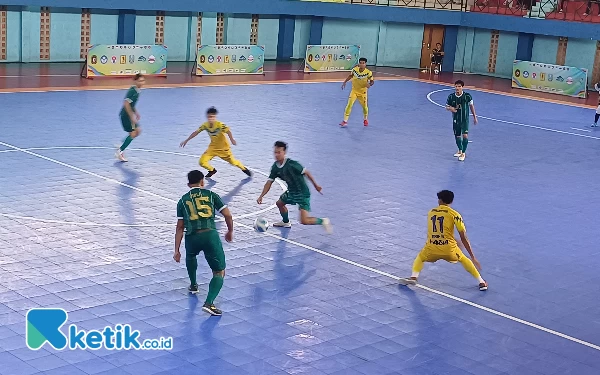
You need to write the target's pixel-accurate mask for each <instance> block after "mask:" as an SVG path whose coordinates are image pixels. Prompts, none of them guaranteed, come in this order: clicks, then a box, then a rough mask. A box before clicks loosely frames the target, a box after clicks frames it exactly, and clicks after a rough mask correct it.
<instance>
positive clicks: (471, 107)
mask: <svg viewBox="0 0 600 375" xmlns="http://www.w3.org/2000/svg"><path fill="white" fill-rule="evenodd" d="M469 108H470V109H471V113H472V114H473V124H475V125H477V123H478V122H479V120H478V119H477V114H476V113H475V104H473V99H471V100H470V101H469Z"/></svg>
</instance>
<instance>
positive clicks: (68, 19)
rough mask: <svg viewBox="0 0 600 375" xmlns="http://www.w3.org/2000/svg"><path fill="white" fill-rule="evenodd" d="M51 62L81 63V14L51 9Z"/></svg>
mask: <svg viewBox="0 0 600 375" xmlns="http://www.w3.org/2000/svg"><path fill="white" fill-rule="evenodd" d="M50 12H51V14H50V60H52V61H81V60H82V59H81V57H80V48H81V13H69V12H68V10H66V9H65V10H62V9H56V8H50Z"/></svg>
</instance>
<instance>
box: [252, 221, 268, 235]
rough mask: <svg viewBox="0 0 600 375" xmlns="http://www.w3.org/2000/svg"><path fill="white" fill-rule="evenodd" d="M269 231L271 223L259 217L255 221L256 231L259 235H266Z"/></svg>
mask: <svg viewBox="0 0 600 375" xmlns="http://www.w3.org/2000/svg"><path fill="white" fill-rule="evenodd" d="M267 229H269V222H268V221H267V219H264V218H262V217H259V218H257V219H256V220H254V230H255V231H257V232H258V233H264V232H266V231H267Z"/></svg>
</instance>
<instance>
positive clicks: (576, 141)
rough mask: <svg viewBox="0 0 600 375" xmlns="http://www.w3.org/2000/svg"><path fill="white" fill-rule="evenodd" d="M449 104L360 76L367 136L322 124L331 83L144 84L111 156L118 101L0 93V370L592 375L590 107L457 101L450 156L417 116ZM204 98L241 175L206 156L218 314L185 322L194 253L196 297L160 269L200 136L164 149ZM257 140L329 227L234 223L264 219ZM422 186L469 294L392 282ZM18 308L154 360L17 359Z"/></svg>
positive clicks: (416, 224)
mask: <svg viewBox="0 0 600 375" xmlns="http://www.w3.org/2000/svg"><path fill="white" fill-rule="evenodd" d="M439 90H442V91H439ZM449 93H450V91H447V88H446V87H443V86H439V85H433V84H426V83H420V82H413V81H402V80H398V81H379V82H377V83H376V85H375V86H374V87H373V88H372V89H371V91H370V94H369V95H370V98H369V99H370V110H371V116H370V122H371V126H370V127H368V128H363V126H362V121H361V111H360V107H359V106H358V104H357V106H356V107H355V108H354V112H353V114H352V117H351V119H350V123H349V127H348V128H347V129H340V128H339V126H338V125H337V124H338V123H339V121H340V120H341V115H342V111H343V109H344V106H345V103H346V98H347V95H348V92H347V91H346V92H342V91H341V90H340V84H338V83H318V84H281V85H247V86H227V87H204V88H179V89H147V90H144V91H143V92H142V95H141V97H140V101H139V105H138V109H139V111H140V113H141V115H142V121H141V124H142V128H143V134H142V136H141V137H140V138H138V139H136V140H135V141H134V142H133V143H132V145H131V146H130V148H131V149H130V150H128V151H127V156H128V158H129V163H126V164H118V163H116V162H115V160H114V157H113V154H114V149H115V147H114V145H116V144H119V143H120V141H121V140H122V138H123V137H124V133H123V132H122V130H121V128H120V124H119V122H118V117H117V114H118V111H119V107H120V105H121V103H122V100H123V97H124V94H125V91H80V92H53V93H15V94H1V95H0V107H1V108H2V115H1V116H0V129H2V130H1V132H0V374H2V375H28V374H46V375H57V374H65V375H78V374H110V375H119V374H124V375H127V374H133V375H137V374H140V375H141V374H145V375H150V374H177V375H185V374H194V375H195V374H227V375H229V374H232V375H237V374H240V375H241V374H340V375H357V374H365V375H370V374H378V375H380V374H381V375H384V374H401V375H433V374H438V375H458V374H465V375H468V374H471V375H499V374H511V375H515V374H516V375H521V374H523V375H536V374H547V375H564V374H573V375H597V374H599V373H600V346H599V345H600V273H599V272H598V270H599V269H600V257H599V256H598V255H599V252H600V245H599V243H598V236H599V235H598V233H599V230H600V229H599V223H598V207H599V206H600V195H599V194H598V191H597V190H598V186H599V184H600V177H599V176H600V164H599V163H598V160H600V131H598V132H594V131H590V130H591V129H590V128H589V124H591V121H592V119H593V110H589V109H582V108H577V107H571V106H564V105H557V104H549V103H544V102H539V101H532V100H526V99H519V98H513V97H508V96H503V95H496V94H490V93H482V92H477V91H471V93H472V95H473V97H474V102H475V107H476V109H477V112H478V114H479V115H480V124H479V125H478V126H477V127H473V126H472V132H471V137H472V139H473V140H474V142H473V143H471V144H470V145H469V149H468V152H467V154H468V157H467V159H466V161H465V162H464V163H460V162H458V161H457V160H456V159H455V158H453V157H452V154H453V153H454V152H455V151H456V150H455V147H456V146H455V143H454V140H453V135H452V129H451V120H450V115H449V113H447V112H446V111H444V110H443V109H442V108H440V107H439V106H437V105H436V103H438V104H439V103H442V104H443V103H444V102H445V98H446V96H447V95H448V94H449ZM212 105H214V106H216V107H217V108H218V109H219V111H220V112H221V114H220V118H221V120H223V121H225V122H226V123H227V124H228V125H230V127H231V129H232V132H233V135H234V136H235V138H236V139H237V141H238V145H237V146H236V147H234V153H235V155H236V156H237V157H238V158H239V159H240V160H241V161H242V162H244V163H245V164H246V165H248V166H249V167H251V168H252V169H254V170H255V171H257V173H256V175H255V177H254V178H253V179H245V175H244V174H243V173H242V172H241V171H240V170H238V169H236V168H234V167H231V166H229V165H227V164H224V163H222V162H219V161H215V166H216V167H217V169H218V170H219V173H218V174H217V175H216V176H215V178H214V183H211V184H210V186H211V187H212V188H213V189H214V190H215V191H216V192H218V193H219V194H221V195H222V196H223V197H224V199H225V200H226V201H227V202H228V203H229V205H230V208H231V210H232V213H233V215H234V216H236V217H238V219H237V220H236V222H237V223H238V225H237V227H236V232H235V242H234V243H232V244H225V251H226V254H227V262H228V270H227V277H226V279H225V285H224V287H223V290H222V291H221V294H220V296H219V298H218V299H217V301H216V302H217V305H218V306H219V307H220V308H222V310H223V311H224V315H223V316H222V317H221V318H214V317H209V316H208V315H206V314H205V313H203V312H202V311H201V306H202V303H203V301H204V297H205V294H206V290H207V283H208V280H209V277H210V272H209V270H208V267H206V266H205V264H204V260H203V258H200V259H199V271H198V272H199V275H200V278H199V282H201V293H200V294H199V295H198V296H188V294H187V293H186V287H187V286H188V284H189V281H188V278H187V273H186V270H185V266H184V264H183V263H182V264H177V263H175V262H174V261H173V260H172V251H173V238H174V229H175V227H174V225H175V217H176V212H175V211H176V210H175V202H176V201H177V200H178V199H179V197H180V196H181V195H182V194H184V193H185V192H186V191H187V186H186V173H187V172H188V171H189V170H191V169H195V168H197V167H198V165H197V158H198V155H200V154H201V153H202V152H203V151H204V149H205V147H206V146H207V144H208V139H207V138H208V136H207V135H206V134H202V135H200V136H199V137H198V138H196V139H195V140H193V141H192V142H190V143H189V144H188V146H187V148H185V149H183V150H182V149H180V148H179V147H178V146H179V143H180V142H181V141H182V140H184V139H185V138H186V137H187V135H188V134H189V133H191V132H192V131H193V130H194V129H195V128H196V127H197V126H198V125H199V124H200V123H201V122H202V121H203V119H204V111H205V110H206V108H207V107H209V106H212ZM586 127H587V128H586ZM276 140H284V141H286V142H288V143H289V145H290V150H289V156H290V157H291V158H293V159H297V160H299V161H300V162H301V163H303V164H304V166H305V167H307V168H308V169H309V170H310V171H312V173H313V175H314V176H315V178H316V179H317V181H318V182H319V183H320V184H321V185H322V186H323V193H324V195H322V196H321V195H319V194H316V193H315V194H313V201H312V203H313V211H314V213H315V214H316V215H318V216H326V217H330V218H331V221H332V223H333V224H334V234H333V235H331V236H328V235H326V234H325V233H324V231H323V230H322V228H320V227H305V226H301V225H295V226H294V227H293V228H292V229H291V230H278V229H274V228H271V229H270V230H269V232H268V234H267V235H264V234H258V233H255V232H254V231H252V229H251V227H250V225H251V224H252V221H253V220H254V218H256V217H257V216H264V217H266V218H267V219H269V220H270V221H271V222H272V221H275V220H278V217H279V216H278V213H277V211H276V209H273V207H272V206H271V205H272V204H274V202H275V201H276V199H277V196H278V195H279V194H281V192H282V191H283V190H282V187H281V186H277V185H274V187H273V189H272V192H271V193H270V194H269V195H268V196H267V199H266V201H267V204H265V205H263V206H258V205H257V204H256V198H257V196H258V195H259V193H260V191H261V189H262V186H263V184H264V182H265V180H266V176H265V175H264V173H268V171H269V168H270V166H271V164H272V162H273V159H272V148H271V146H272V144H273V143H274V141H276ZM261 173H262V174H261ZM441 189H451V190H453V191H454V192H455V193H456V201H455V208H456V209H457V210H458V211H459V212H461V213H462V215H463V217H464V219H465V222H466V225H467V228H468V231H469V235H470V238H471V241H472V244H473V248H474V251H475V254H476V255H477V256H478V258H479V260H480V261H481V264H482V266H483V271H482V275H483V276H484V278H486V280H487V281H488V282H489V285H490V289H489V291H487V292H485V293H484V292H480V291H479V290H478V288H477V283H476V281H475V280H473V279H472V277H471V276H470V275H469V274H468V273H466V272H465V271H464V270H463V269H462V267H461V266H460V265H452V264H447V263H436V264H434V265H426V267H425V269H424V271H423V273H422V276H421V278H420V282H421V283H422V285H423V287H421V288H407V287H402V286H399V285H398V282H397V278H398V277H405V276H409V275H410V272H411V265H412V261H413V259H414V257H415V256H416V254H417V252H418V251H419V250H420V248H421V246H422V245H423V243H424V238H425V234H426V214H427V211H428V210H429V209H431V208H432V207H434V206H435V205H436V204H437V199H436V195H435V194H436V192H437V191H438V190H441ZM261 210H266V211H263V212H262V213H261V212H260V211H261ZM292 216H293V217H294V218H296V216H297V211H296V210H295V209H293V210H292ZM295 223H297V222H295ZM36 307H52V308H63V309H65V310H67V311H68V312H69V318H68V322H67V324H66V325H65V326H64V327H63V330H64V331H65V332H66V330H67V326H68V325H70V324H76V325H77V326H78V327H79V328H80V329H86V330H90V329H97V330H102V329H103V328H104V327H105V326H114V325H116V324H130V325H131V326H132V327H133V328H134V329H137V330H139V331H140V332H141V337H142V338H158V337H173V349H172V350H170V351H142V350H139V351H110V350H106V349H101V350H98V351H92V350H87V351H84V350H68V349H67V350H62V351H60V350H54V349H52V348H50V346H49V345H45V346H44V347H43V348H42V349H40V350H38V351H33V350H30V349H28V348H27V346H26V339H25V327H26V324H25V314H26V312H27V311H28V310H29V309H31V308H36Z"/></svg>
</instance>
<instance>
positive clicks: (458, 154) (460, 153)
mask: <svg viewBox="0 0 600 375" xmlns="http://www.w3.org/2000/svg"><path fill="white" fill-rule="evenodd" d="M461 155H462V152H461V151H457V152H456V154H454V157H455V158H457V157H459V156H461Z"/></svg>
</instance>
